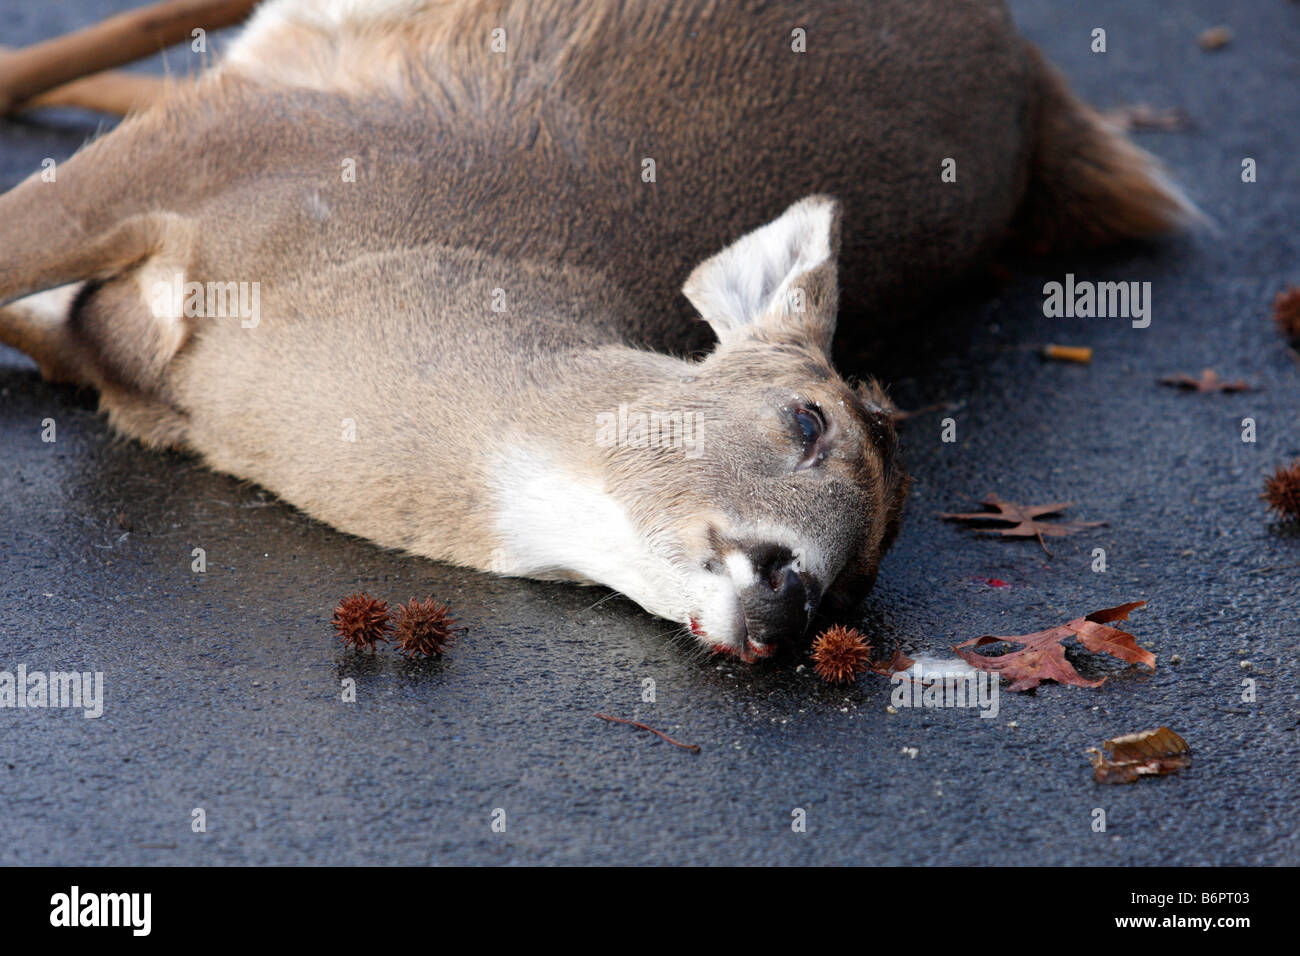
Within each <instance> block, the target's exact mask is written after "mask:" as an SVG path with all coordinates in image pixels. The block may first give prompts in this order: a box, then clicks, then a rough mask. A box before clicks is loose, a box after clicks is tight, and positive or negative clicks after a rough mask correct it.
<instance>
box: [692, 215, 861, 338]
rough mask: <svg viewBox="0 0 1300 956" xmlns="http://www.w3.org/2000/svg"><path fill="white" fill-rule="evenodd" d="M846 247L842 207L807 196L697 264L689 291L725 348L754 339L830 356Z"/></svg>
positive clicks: (701, 313) (694, 303)
mask: <svg viewBox="0 0 1300 956" xmlns="http://www.w3.org/2000/svg"><path fill="white" fill-rule="evenodd" d="M839 244H840V206H839V203H837V202H836V201H835V200H834V199H832V198H831V197H830V196H808V197H806V198H804V199H801V200H799V201H798V202H797V203H795V204H794V205H793V206H791V207H790V208H789V209H787V210H786V211H785V212H784V213H782V214H781V215H780V217H779V218H777V219H774V220H772V221H771V222H769V223H768V224H767V225H765V226H760V227H759V228H758V229H755V230H754V231H753V232H751V233H748V234H746V235H744V236H742V237H741V238H740V239H738V240H736V242H734V243H732V244H731V245H730V246H728V247H727V248H726V249H723V250H722V251H721V252H719V253H718V254H717V255H716V256H714V257H713V258H711V259H706V260H705V261H704V262H702V263H700V264H699V265H698V266H696V268H695V271H694V272H692V273H691V274H690V276H689V277H688V278H687V280H686V285H685V286H683V287H682V291H683V292H684V293H685V294H686V297H687V298H688V299H690V300H691V304H692V305H694V306H695V308H696V309H697V310H698V311H699V313H700V316H701V317H702V318H703V319H704V321H706V322H708V323H709V325H711V326H712V327H713V331H714V332H716V333H717V335H718V340H719V341H720V342H722V343H723V344H726V343H727V342H731V341H736V340H738V339H740V338H743V337H745V336H753V337H756V338H761V339H763V340H765V341H785V342H790V341H794V342H798V343H800V344H808V345H814V346H816V347H817V348H819V349H821V350H822V351H824V352H827V353H829V352H830V347H831V339H832V338H833V337H834V335H835V310H836V306H837V304H838V299H839V286H838V283H837V276H836V270H835V257H836V256H837V255H838V254H839Z"/></svg>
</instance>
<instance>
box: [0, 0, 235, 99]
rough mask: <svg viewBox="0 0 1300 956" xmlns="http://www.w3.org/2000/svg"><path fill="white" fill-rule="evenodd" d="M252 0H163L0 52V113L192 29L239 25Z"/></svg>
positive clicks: (149, 50)
mask: <svg viewBox="0 0 1300 956" xmlns="http://www.w3.org/2000/svg"><path fill="white" fill-rule="evenodd" d="M256 3H257V0H163V2H161V3H155V4H153V5H152V6H148V7H143V8H141V9H139V10H131V11H128V12H126V13H121V14H118V15H117V16H113V17H109V18H108V19H107V20H102V21H100V22H99V23H97V24H95V25H94V26H90V27H86V28H85V29H83V30H78V31H76V32H75V33H69V34H66V35H64V36H61V37H55V38H54V39H52V40H46V41H44V42H42V43H37V44H35V45H34V46H29V47H26V48H24V49H21V50H14V51H11V52H8V53H5V54H3V55H0V113H8V112H10V111H11V110H13V109H14V108H15V107H17V106H18V105H19V104H21V103H23V102H25V101H26V100H29V99H31V98H32V97H34V96H37V95H39V94H41V93H44V92H47V91H49V90H53V89H54V88H56V87H59V86H62V85H64V84H66V83H69V82H71V81H72V80H76V79H79V78H81V77H84V76H87V75H89V74H92V73H98V72H100V71H101V70H107V69H109V68H110V67H114V66H121V65H122V64H123V63H130V62H131V61H132V60H138V59H140V58H141V57H145V56H150V55H152V54H154V53H157V52H158V51H159V50H162V49H164V48H166V47H169V46H171V45H173V44H175V43H179V42H181V41H182V40H187V39H189V37H190V31H192V30H193V29H195V28H196V27H203V28H204V29H211V30H215V29H220V28H221V27H227V26H232V25H234V24H236V23H241V22H243V20H244V19H245V18H246V17H247V16H248V14H249V13H250V12H251V11H252V9H253V7H254V6H255V5H256Z"/></svg>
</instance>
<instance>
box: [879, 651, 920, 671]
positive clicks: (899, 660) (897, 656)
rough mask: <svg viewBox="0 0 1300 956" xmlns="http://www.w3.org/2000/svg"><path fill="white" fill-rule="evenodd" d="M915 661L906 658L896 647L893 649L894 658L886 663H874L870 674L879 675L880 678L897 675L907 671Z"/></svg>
mask: <svg viewBox="0 0 1300 956" xmlns="http://www.w3.org/2000/svg"><path fill="white" fill-rule="evenodd" d="M915 663H916V661H914V660H912V658H910V657H908V656H907V655H906V654H904V653H903V652H902V651H901V650H899V649H898V648H897V647H895V648H894V656H893V657H891V658H889V660H887V661H884V660H882V661H874V662H873V663H872V664H871V672H872V673H873V674H879V675H881V676H882V677H888V676H889V675H890V674H897V673H898V672H899V671H905V670H909V669H910V668H911V666H912V665H913V664H915Z"/></svg>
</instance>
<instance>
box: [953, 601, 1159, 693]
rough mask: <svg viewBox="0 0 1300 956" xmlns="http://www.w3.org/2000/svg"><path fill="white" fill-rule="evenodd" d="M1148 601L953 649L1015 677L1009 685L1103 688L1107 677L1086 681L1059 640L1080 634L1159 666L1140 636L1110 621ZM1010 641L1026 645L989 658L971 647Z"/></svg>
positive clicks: (1102, 647) (1097, 646)
mask: <svg viewBox="0 0 1300 956" xmlns="http://www.w3.org/2000/svg"><path fill="white" fill-rule="evenodd" d="M1146 603H1147V602H1146V601H1133V602H1131V603H1129V604H1121V605H1120V606H1119V607H1112V608H1106V609H1105V610H1102V611H1094V612H1092V613H1091V614H1089V615H1086V616H1085V617H1077V618H1075V619H1074V620H1073V621H1068V622H1066V623H1065V624H1059V625H1057V626H1056V627H1050V628H1048V629H1047V630H1045V631H1036V632H1034V633H1033V634H1012V635H1008V636H1004V637H999V636H994V635H992V634H986V635H984V636H983V637H976V638H972V639H971V640H969V641H963V642H962V643H961V644H958V645H956V646H955V647H954V648H953V650H955V651H956V652H957V653H958V654H959V655H961V657H962V659H963V660H964V661H966V663H968V664H970V665H971V666H972V667H977V668H979V669H980V670H985V671H993V672H995V673H998V674H1001V675H1003V676H1004V677H1006V678H1007V680H1009V681H1010V682H1011V686H1010V687H1008V688H1007V689H1008V690H1013V691H1022V690H1032V689H1033V688H1035V687H1037V686H1038V685H1039V684H1040V683H1042V682H1043V681H1045V680H1054V681H1056V682H1057V683H1058V684H1071V685H1073V686H1075V687H1099V686H1101V684H1102V683H1103V682H1104V681H1105V680H1106V678H1104V677H1103V678H1102V679H1101V680H1097V681H1088V680H1084V679H1083V678H1082V677H1081V676H1080V675H1079V672H1078V671H1076V670H1075V669H1074V666H1073V665H1072V664H1071V663H1070V662H1069V661H1068V660H1066V659H1065V647H1064V646H1063V645H1062V644H1061V641H1063V640H1064V639H1065V638H1067V637H1074V638H1077V639H1078V641H1079V643H1080V644H1082V645H1083V646H1084V647H1086V648H1087V649H1088V650H1090V651H1092V652H1093V653H1097V654H1109V655H1110V656H1111V657H1117V658H1119V659H1120V660H1122V661H1128V662H1129V663H1130V664H1145V665H1146V666H1147V667H1149V668H1151V669H1152V670H1155V667H1156V656H1155V655H1154V654H1152V653H1151V652H1150V651H1148V650H1145V649H1143V648H1141V647H1138V644H1137V639H1136V638H1135V637H1134V636H1133V635H1132V634H1129V633H1128V632H1127V631H1121V630H1120V629H1119V628H1115V627H1110V626H1109V624H1110V622H1111V621H1123V620H1126V619H1127V618H1128V616H1129V613H1130V612H1131V611H1133V610H1134V609H1136V608H1139V607H1141V606H1142V605H1144V604H1146ZM999 641H1006V642H1008V643H1012V644H1022V645H1024V646H1023V647H1021V649H1020V650H1018V651H1008V652H1007V653H1005V654H1002V655H1000V656H998V657H990V656H988V655H987V654H980V653H978V652H976V651H974V650H969V651H967V650H963V648H967V647H983V646H984V645H985V644H996V643H998V642H999Z"/></svg>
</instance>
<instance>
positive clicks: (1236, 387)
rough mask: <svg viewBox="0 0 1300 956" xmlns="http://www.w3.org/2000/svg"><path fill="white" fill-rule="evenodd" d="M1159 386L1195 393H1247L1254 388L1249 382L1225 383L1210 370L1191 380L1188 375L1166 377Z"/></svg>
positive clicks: (1202, 370)
mask: <svg viewBox="0 0 1300 956" xmlns="http://www.w3.org/2000/svg"><path fill="white" fill-rule="evenodd" d="M1160 384H1161V385H1172V386H1173V387H1174V388H1184V389H1188V390H1191V391H1195V392H1249V391H1251V390H1252V389H1253V388H1254V387H1255V386H1253V385H1251V384H1250V383H1249V382H1243V381H1240V380H1238V381H1235V382H1225V381H1223V380H1222V379H1221V378H1219V376H1218V373H1217V372H1215V371H1214V369H1212V368H1204V369H1201V377H1200V378H1192V377H1191V376H1190V375H1166V376H1165V377H1164V378H1162V379H1161V380H1160Z"/></svg>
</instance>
